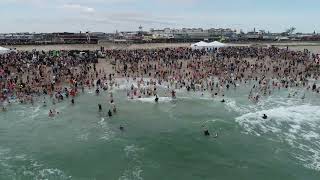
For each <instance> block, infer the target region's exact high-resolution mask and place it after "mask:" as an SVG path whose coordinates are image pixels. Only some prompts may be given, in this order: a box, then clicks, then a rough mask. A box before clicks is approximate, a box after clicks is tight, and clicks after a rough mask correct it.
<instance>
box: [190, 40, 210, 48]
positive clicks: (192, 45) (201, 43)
mask: <svg viewBox="0 0 320 180" xmlns="http://www.w3.org/2000/svg"><path fill="white" fill-rule="evenodd" d="M208 47H209V43H206V42H203V41H200V42H197V43H194V44H191V48H192V49H203V48H208Z"/></svg>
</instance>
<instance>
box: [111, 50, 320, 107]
mask: <svg viewBox="0 0 320 180" xmlns="http://www.w3.org/2000/svg"><path fill="white" fill-rule="evenodd" d="M107 55H108V57H109V58H111V59H113V60H114V65H115V67H114V70H115V72H116V74H117V75H118V76H119V77H127V78H128V77H130V78H134V79H140V78H142V77H144V78H151V79H152V80H151V81H150V82H148V83H151V84H152V85H154V86H156V85H161V84H163V83H167V84H169V85H168V88H170V89H172V90H174V89H181V88H185V89H186V90H187V91H190V90H193V91H202V92H203V91H209V92H211V93H212V95H213V96H215V95H223V92H224V90H225V89H229V88H231V87H234V88H236V87H237V84H241V83H242V82H244V83H247V82H249V81H250V82H251V81H255V82H257V83H258V85H254V86H253V87H252V89H251V91H250V93H249V99H250V100H252V101H255V102H257V101H259V97H260V96H262V95H268V94H271V92H272V89H275V88H277V89H280V88H287V89H288V88H291V87H303V88H306V89H311V90H312V91H314V92H317V93H319V92H320V87H319V86H317V85H316V83H313V84H310V83H311V81H310V79H313V80H315V81H317V80H318V79H319V76H320V71H319V67H320V65H319V59H320V58H319V55H317V54H312V53H311V52H309V51H308V50H304V51H292V50H289V49H288V48H284V49H281V48H277V47H270V48H259V47H225V48H220V49H213V50H212V49H211V50H205V49H202V50H192V49H190V48H175V49H153V50H109V51H107ZM216 79H217V80H216ZM141 83H144V81H143V79H141V80H138V86H137V87H131V91H130V92H128V96H129V95H130V97H131V98H132V97H133V96H138V97H141V94H143V95H148V96H150V95H156V91H155V89H156V87H154V90H153V88H149V89H147V91H146V90H145V88H141V87H140V84H141ZM174 94H175V93H174V91H172V95H174Z"/></svg>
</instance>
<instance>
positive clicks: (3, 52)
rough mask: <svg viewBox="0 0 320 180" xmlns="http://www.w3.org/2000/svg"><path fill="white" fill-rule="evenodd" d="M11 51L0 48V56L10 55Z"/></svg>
mask: <svg viewBox="0 0 320 180" xmlns="http://www.w3.org/2000/svg"><path fill="white" fill-rule="evenodd" d="M10 52H11V50H10V49H7V48H4V47H1V46H0V54H6V53H10Z"/></svg>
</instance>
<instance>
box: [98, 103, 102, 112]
mask: <svg viewBox="0 0 320 180" xmlns="http://www.w3.org/2000/svg"><path fill="white" fill-rule="evenodd" d="M98 107H99V112H101V111H102V106H101V104H98Z"/></svg>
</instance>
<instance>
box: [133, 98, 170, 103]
mask: <svg viewBox="0 0 320 180" xmlns="http://www.w3.org/2000/svg"><path fill="white" fill-rule="evenodd" d="M129 100H130V101H140V102H145V103H156V102H155V97H147V98H134V99H129ZM172 100H173V99H172V98H171V97H159V101H158V103H168V102H171V101H172Z"/></svg>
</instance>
